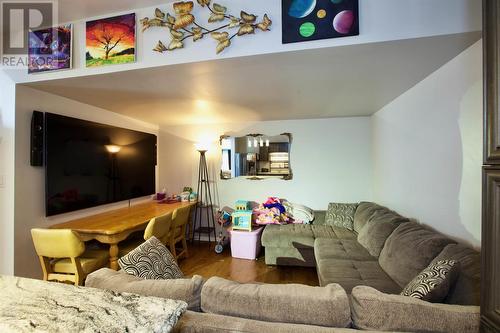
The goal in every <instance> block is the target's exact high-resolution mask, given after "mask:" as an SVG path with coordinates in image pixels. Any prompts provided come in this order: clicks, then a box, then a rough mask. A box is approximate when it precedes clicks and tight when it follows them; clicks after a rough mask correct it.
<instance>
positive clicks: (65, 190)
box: [44, 113, 156, 216]
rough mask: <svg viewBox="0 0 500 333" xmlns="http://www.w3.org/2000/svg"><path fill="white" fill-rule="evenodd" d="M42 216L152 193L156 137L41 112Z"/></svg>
mask: <svg viewBox="0 0 500 333" xmlns="http://www.w3.org/2000/svg"><path fill="white" fill-rule="evenodd" d="M44 149H45V161H46V179H45V186H46V215H47V216H51V215H56V214H61V213H66V212H71V211H75V210H79V209H84V208H89V207H95V206H98V205H103V204H107V203H112V202H117V201H122V200H128V199H132V198H138V197H142V196H146V195H150V194H153V193H154V192H155V165H156V136H155V135H153V134H149V133H143V132H138V131H132V130H129V129H124V128H118V127H113V126H109V125H103V124H98V123H94V122H90V121H85V120H80V119H75V118H70V117H65V116H60V115H56V114H51V113H46V114H45V147H44Z"/></svg>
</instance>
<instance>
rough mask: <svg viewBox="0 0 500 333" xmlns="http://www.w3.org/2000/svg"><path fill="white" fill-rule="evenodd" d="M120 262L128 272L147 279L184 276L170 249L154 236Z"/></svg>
mask: <svg viewBox="0 0 500 333" xmlns="http://www.w3.org/2000/svg"><path fill="white" fill-rule="evenodd" d="M118 264H119V265H120V267H121V268H122V269H123V270H124V271H125V272H126V273H128V274H131V275H135V276H138V277H140V278H143V279H146V280H167V279H180V278H183V277H184V274H182V272H181V269H180V268H179V266H178V265H177V263H176V262H175V259H174V257H173V256H172V254H171V253H170V251H169V250H168V249H167V248H166V247H165V245H163V244H162V243H161V242H160V241H159V240H158V238H156V237H154V236H153V237H151V238H150V239H148V240H147V241H145V242H144V243H142V244H141V245H139V246H138V247H136V248H135V249H134V250H132V251H130V252H129V253H128V254H127V255H125V256H123V257H121V258H120V259H119V260H118Z"/></svg>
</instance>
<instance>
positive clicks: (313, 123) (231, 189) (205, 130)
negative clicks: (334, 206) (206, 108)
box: [159, 117, 373, 209]
mask: <svg viewBox="0 0 500 333" xmlns="http://www.w3.org/2000/svg"><path fill="white" fill-rule="evenodd" d="M283 132H290V133H292V135H293V141H292V145H291V152H290V158H291V162H290V166H291V168H292V171H293V179H292V180H289V181H285V180H282V179H266V180H260V181H256V180H247V179H244V178H237V179H230V180H220V177H219V171H220V165H221V156H220V155H221V153H220V147H219V146H218V142H217V140H218V138H219V136H220V135H222V134H228V135H233V136H243V135H246V134H249V133H262V134H266V135H278V134H280V133H283ZM370 140H371V128H370V118H369V117H357V118H334V119H316V120H287V121H265V122H254V123H233V124H218V125H207V126H177V127H170V128H161V130H160V144H161V147H162V148H161V150H160V151H159V160H160V164H161V166H162V168H161V171H160V184H159V185H160V187H163V186H166V188H167V190H168V191H169V192H170V193H172V192H176V193H178V192H179V191H180V190H182V187H184V186H187V185H191V186H193V188H194V189H195V190H196V185H197V181H198V179H197V177H198V161H199V154H198V152H196V150H195V147H194V143H195V142H197V141H205V142H207V141H209V142H211V143H212V144H211V147H210V150H209V152H208V160H209V162H208V164H209V169H210V170H209V173H210V174H211V180H215V184H213V186H214V188H215V193H216V195H215V197H216V199H215V200H214V201H215V202H216V203H218V204H220V206H225V205H229V206H233V205H234V202H235V201H236V200H237V199H245V200H255V201H258V202H261V201H263V200H265V199H266V198H267V197H268V196H278V197H281V198H286V199H288V200H290V201H292V202H297V203H302V204H305V205H307V206H310V207H311V208H313V209H326V208H327V206H328V203H329V202H332V201H337V202H358V201H360V200H372V199H373V198H372V160H371V156H372V154H371V144H370Z"/></svg>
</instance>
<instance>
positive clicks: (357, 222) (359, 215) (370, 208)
mask: <svg viewBox="0 0 500 333" xmlns="http://www.w3.org/2000/svg"><path fill="white" fill-rule="evenodd" d="M380 209H387V208H385V207H382V206H379V205H377V204H376V203H373V202H360V203H359V205H358V207H357V208H356V212H355V213H354V223H353V227H354V231H356V232H358V233H359V232H360V231H361V228H363V226H364V225H365V224H366V222H368V219H369V218H370V217H371V216H372V214H373V213H374V212H376V211H377V210H380Z"/></svg>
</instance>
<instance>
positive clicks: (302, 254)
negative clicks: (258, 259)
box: [266, 246, 316, 267]
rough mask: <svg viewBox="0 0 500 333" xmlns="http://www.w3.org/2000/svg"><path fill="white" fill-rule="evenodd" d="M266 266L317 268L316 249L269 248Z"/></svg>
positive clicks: (267, 248)
mask: <svg viewBox="0 0 500 333" xmlns="http://www.w3.org/2000/svg"><path fill="white" fill-rule="evenodd" d="M266 265H280V266H302V267H316V261H315V260H314V248H312V247H310V248H304V247H300V248H295V247H270V246H267V247H266Z"/></svg>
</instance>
